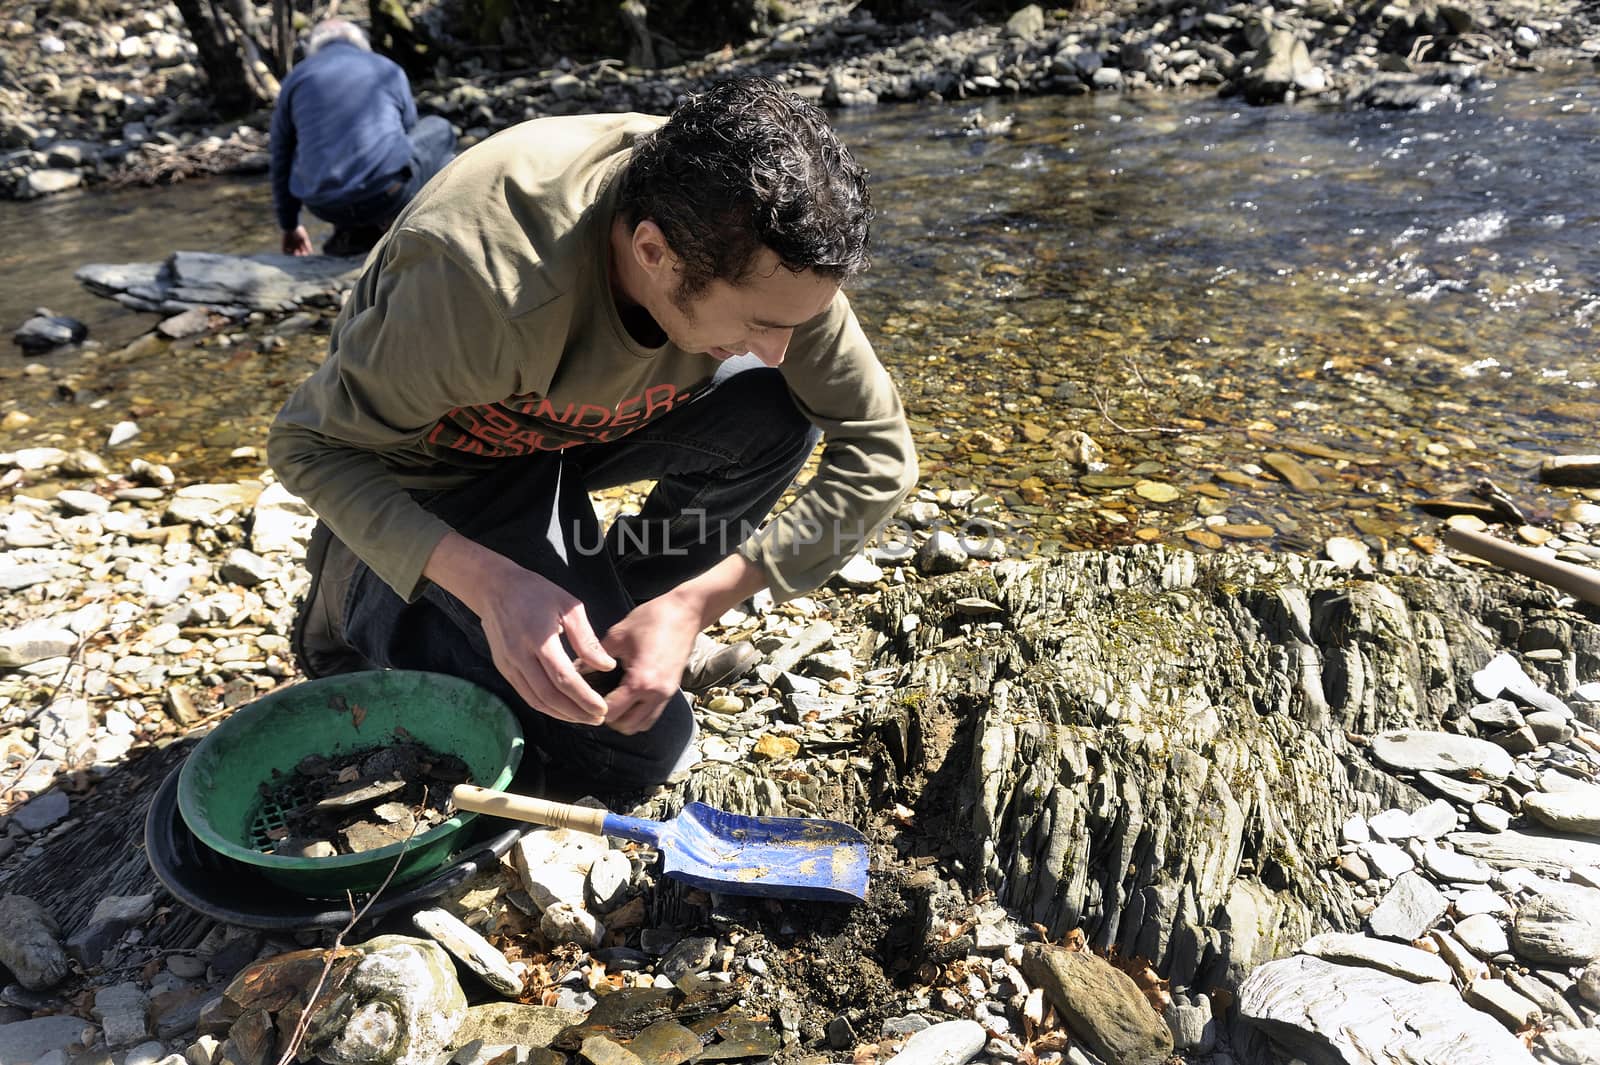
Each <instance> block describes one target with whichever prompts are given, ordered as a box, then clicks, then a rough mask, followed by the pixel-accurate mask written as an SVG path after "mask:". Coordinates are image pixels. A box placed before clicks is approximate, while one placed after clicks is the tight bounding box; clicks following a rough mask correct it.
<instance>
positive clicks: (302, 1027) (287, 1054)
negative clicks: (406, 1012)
mask: <svg viewBox="0 0 1600 1065" xmlns="http://www.w3.org/2000/svg"><path fill="white" fill-rule="evenodd" d="M427 806H428V789H427V787H426V786H424V787H423V789H422V802H421V805H420V806H419V808H418V812H419V813H420V812H421V811H422V810H426V809H427ZM422 821H423V819H422V818H421V817H416V818H414V819H413V821H412V824H411V831H410V832H408V833H407V834H406V838H405V841H404V842H403V843H402V844H401V845H400V853H399V854H397V855H395V856H394V864H393V865H391V866H390V867H389V875H388V876H385V877H384V878H383V883H381V884H379V885H378V890H376V891H374V892H373V893H372V894H371V895H369V896H367V901H366V902H365V903H364V904H363V905H362V907H361V909H360V910H357V909H356V902H355V898H354V896H352V895H351V894H350V892H349V891H346V892H345V893H344V897H345V901H346V902H348V903H349V904H350V921H349V923H348V924H346V925H345V926H344V927H343V928H341V929H339V934H338V935H336V936H334V937H333V946H331V947H329V948H328V951H327V954H326V955H325V956H324V957H323V959H322V972H321V973H320V974H319V975H318V976H317V982H316V985H315V986H313V987H312V988H311V995H310V997H308V998H307V999H306V1005H305V1008H304V1009H303V1010H301V1011H300V1017H299V1019H298V1020H296V1021H295V1025H294V1031H293V1032H291V1033H290V1034H289V1043H288V1045H287V1046H285V1047H284V1050H283V1055H282V1056H281V1057H280V1058H278V1065H292V1062H293V1061H294V1057H295V1055H296V1054H298V1053H299V1052H300V1044H301V1043H303V1042H305V1038H306V1032H308V1031H310V1029H311V1016H312V1013H313V1012H314V1011H315V1009H316V1005H317V998H318V997H319V996H320V995H321V994H322V987H323V985H324V984H326V983H327V982H328V974H329V973H330V972H332V971H333V963H334V960H335V959H336V958H337V957H338V955H339V952H340V951H341V950H343V949H344V937H345V936H347V935H349V934H350V932H351V930H353V929H354V928H355V927H356V925H358V924H360V923H361V918H363V917H365V916H366V915H367V911H368V910H370V909H371V908H372V904H373V903H374V902H377V901H378V896H379V895H382V894H383V893H384V891H385V890H386V889H387V888H388V887H389V882H390V881H392V880H393V879H394V874H395V873H396V872H398V871H399V869H400V863H401V862H402V861H404V860H405V856H406V851H408V850H410V849H411V840H412V838H413V837H414V836H416V834H417V828H418V827H419V826H420V825H421V824H422Z"/></svg>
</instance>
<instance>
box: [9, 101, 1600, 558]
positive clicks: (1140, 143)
mask: <svg viewBox="0 0 1600 1065" xmlns="http://www.w3.org/2000/svg"><path fill="white" fill-rule="evenodd" d="M1597 100H1600V77H1597V76H1595V75H1588V76H1573V75H1564V76H1561V77H1553V76H1539V75H1519V76H1516V77H1514V78H1512V79H1509V80H1506V81H1503V82H1501V83H1499V84H1498V85H1492V86H1486V87H1485V88H1483V89H1482V90H1480V91H1477V92H1475V93H1472V94H1469V95H1467V96H1466V97H1465V98H1463V99H1461V100H1459V101H1455V102H1451V103H1449V104H1446V105H1443V106H1440V107H1437V108H1435V109H1433V110H1430V111H1423V112H1403V113H1400V112H1381V111H1343V110H1338V109H1334V108H1327V107H1315V106H1300V107H1280V108H1260V109H1256V108H1249V107H1246V106H1244V105H1242V104H1238V103H1234V102H1230V101H1221V100H1216V99H1211V98H1199V97H1182V96H1176V95H1163V96H1149V97H1136V98H1135V97H1112V96H1104V95H1101V96H1093V97H1081V98H1063V97H1054V98H1040V99H1027V100H1014V101H987V102H985V103H983V104H982V105H981V106H974V105H972V104H961V103H953V104H941V105H920V106H915V107H903V108H882V109H877V110H870V111H862V112H856V113H844V114H840V115H837V116H836V122H837V124H838V126H839V128H840V130H841V132H842V134H843V136H844V137H845V139H846V140H847V141H848V142H849V143H851V144H852V145H854V146H855V147H856V148H857V151H858V154H859V155H860V156H861V157H862V158H863V160H864V161H865V162H866V164H867V165H868V166H869V168H870V169H871V171H872V172H873V175H874V182H875V184H874V190H875V191H874V196H875V203H876V205H877V207H878V211H879V216H880V220H879V222H878V225H877V229H876V245H875V246H876V253H875V265H874V268H873V270H872V272H871V274H870V275H869V276H868V277H866V278H865V279H864V280H863V281H862V282H860V283H858V284H857V285H856V287H855V289H854V297H853V299H854V302H855V304H856V307H857V310H858V313H859V314H860V316H861V318H862V320H863V322H864V323H865V324H866V326H867V329H868V332H869V334H870V335H872V336H874V337H875V338H876V339H877V341H878V343H879V351H880V353H881V355H882V356H883V358H884V360H885V362H886V363H887V364H888V366H889V367H890V369H891V371H892V372H893V373H894V375H895V376H896V378H897V379H898V381H899V382H900V385H901V388H902V390H903V393H904V395H905V398H906V403H907V406H908V408H909V409H910V411H911V413H912V415H913V418H914V420H915V425H916V428H917V431H918V440H919V446H920V449H921V452H922V458H923V472H924V483H925V485H927V486H931V487H935V488H940V487H944V488H951V489H959V488H972V489H976V490H977V491H978V492H980V493H984V494H987V495H989V496H992V497H993V498H995V499H996V500H998V501H999V502H1000V504H1001V510H1000V511H999V512H998V513H1001V514H1002V515H1004V516H1005V518H1006V520H1007V521H1008V523H1009V524H1011V525H1012V526H1013V527H1014V529H1015V531H1016V532H1015V535H1016V537H1017V541H1018V542H1017V543H1016V545H1015V548H1016V549H1018V550H1023V551H1028V550H1043V551H1051V550H1055V549H1059V548H1060V547H1063V546H1088V545H1098V544H1105V543H1115V542H1121V541H1125V540H1128V539H1132V538H1139V539H1166V540H1173V541H1180V540H1185V539H1187V540H1188V541H1189V542H1191V543H1202V544H1212V545H1215V544H1217V543H1221V542H1224V541H1226V540H1229V539H1237V540H1250V539H1257V538H1259V542H1262V543H1277V544H1279V545H1281V546H1285V547H1290V548H1296V549H1314V548H1315V547H1316V546H1318V545H1320V543H1321V541H1322V539H1323V538H1325V537H1327V536H1330V535H1336V534H1338V535H1348V536H1359V537H1363V538H1364V539H1365V540H1366V542H1367V543H1368V544H1369V545H1370V546H1372V547H1375V548H1380V547H1384V546H1390V545H1393V544H1397V543H1404V542H1405V541H1406V539H1407V538H1409V537H1412V536H1415V535H1417V534H1425V533H1427V532H1428V531H1429V530H1430V529H1431V528H1432V527H1433V525H1434V524H1435V522H1436V520H1437V519H1436V518H1434V517H1430V516H1429V515H1427V514H1425V513H1423V512H1421V511H1420V510H1418V509H1417V508H1416V507H1415V506H1414V504H1415V503H1416V502H1417V501H1418V500H1424V499H1438V498H1467V497H1468V496H1469V493H1470V488H1471V486H1472V485H1473V483H1474V482H1475V481H1476V480H1477V479H1479V478H1482V477H1488V478H1490V479H1492V480H1493V481H1494V482H1495V483H1496V484H1497V485H1498V486H1500V487H1501V488H1502V489H1504V490H1505V491H1506V492H1507V493H1508V494H1509V495H1510V496H1511V497H1512V498H1513V499H1515V500H1516V501H1517V502H1518V503H1519V504H1520V505H1521V506H1522V507H1523V509H1524V510H1525V511H1527V512H1528V513H1529V515H1530V517H1532V518H1534V519H1536V520H1537V519H1540V518H1548V517H1549V516H1550V515H1551V514H1553V513H1556V512H1558V511H1559V510H1560V508H1561V507H1562V506H1563V505H1564V504H1565V503H1566V502H1567V498H1566V496H1559V495H1556V494H1554V493H1553V491H1552V490H1550V489H1547V488H1544V487H1542V486H1540V485H1539V484H1538V481H1537V478H1536V476H1535V469H1536V466H1537V463H1538V461H1539V459H1540V458H1542V457H1544V456H1545V455H1549V454H1555V453H1562V452H1567V453H1572V452H1587V451H1593V450H1597V448H1596V446H1595V440H1594V427H1595V425H1596V422H1597V420H1600V394H1597V392H1596V382H1597V381H1600V345H1597V344H1596V328H1595V327H1596V323H1597V321H1600V167H1596V165H1595V156H1594V145H1595V144H1596V143H1600V111H1597V109H1596V102H1597ZM268 203H269V196H268V190H267V187H266V185H265V183H264V182H262V181H260V180H255V181H248V182H246V181H228V180H210V181H205V182H194V183H190V184H186V185H180V186H176V187H173V188H168V189H160V190H144V191H125V192H119V193H114V194H95V193H89V194H84V195H79V196H76V197H73V198H66V199H57V200H52V201H48V202H45V203H42V204H32V205H25V204H24V205H19V204H9V203H4V204H0V227H3V229H4V231H5V232H6V233H7V235H8V237H9V239H8V240H7V242H6V249H5V250H4V251H3V252H0V276H3V277H4V279H5V281H4V284H3V286H0V324H3V325H5V326H6V327H7V328H8V329H11V328H14V327H15V326H16V325H17V324H19V323H20V322H21V321H22V319H23V318H25V317H26V316H27V315H28V314H29V313H30V312H31V310H32V308H33V307H34V306H36V305H40V304H44V305H48V306H50V307H52V308H53V309H54V310H56V311H57V312H59V313H65V314H71V315H74V316H76V317H79V318H82V319H83V320H85V321H86V322H88V323H89V324H90V326H91V328H92V329H93V333H92V336H93V337H95V338H97V339H98V340H99V341H100V342H101V344H102V345H103V347H102V348H101V350H99V351H98V352H95V351H91V352H89V353H87V354H81V353H75V354H68V355H63V356H55V357H51V358H46V359H40V360H37V361H36V362H35V363H34V364H33V365H32V366H29V365H28V363H27V360H24V359H22V358H20V357H18V356H16V355H15V354H13V355H12V356H9V357H7V358H5V359H4V365H3V366H0V413H4V412H6V411H10V410H12V409H20V410H23V411H25V412H27V413H28V414H30V415H32V416H33V419H34V420H33V421H32V422H31V423H29V424H28V425H26V426H24V427H22V428H20V429H17V430H14V431H9V432H6V433H4V434H3V435H0V449H7V450H8V449H11V448H13V447H20V446H24V445H29V444H35V443H55V444H58V445H70V446H79V445H83V446H89V447H92V448H96V449H97V450H102V451H103V450H104V447H103V445H104V442H105V440H106V434H107V433H108V431H109V429H110V427H111V425H113V424H114V423H116V422H118V421H121V420H124V419H132V420H134V421H136V422H138V424H139V425H140V427H141V430H142V432H141V435H140V436H139V437H138V438H137V439H136V440H135V441H134V442H133V443H131V444H129V445H127V446H126V448H125V449H124V451H125V452H126V453H127V455H128V456H129V457H131V456H132V455H133V454H142V455H144V456H145V457H148V458H152V459H160V460H162V461H167V462H170V463H172V464H173V465H174V467H175V468H176V469H177V472H178V475H179V477H180V479H182V480H204V479H208V478H229V477H242V476H248V475H254V474H256V473H258V472H259V471H260V468H261V461H260V459H259V457H255V456H252V455H251V453H250V452H249V451H244V452H237V449H238V448H240V447H249V446H255V447H260V446H261V445H262V444H263V443H264V440H265V431H266V425H267V422H268V420H269V419H270V417H271V414H272V413H273V412H274V411H275V410H276V408H277V407H278V405H279V404H280V403H281V402H282V399H283V397H284V396H285V395H286V394H287V393H288V391H289V390H290V389H291V388H292V387H293V386H294V384H295V383H296V382H297V381H298V380H299V379H300V378H301V377H302V376H303V375H304V374H305V373H306V372H308V371H309V369H310V368H311V366H312V365H313V364H314V362H315V361H316V359H317V357H318V351H319V349H320V347H321V344H322V343H323V338H322V336H321V335H320V334H318V333H316V332H314V331H313V332H309V333H302V334H298V335H295V336H291V337H287V338H285V340H284V342H283V343H282V346H278V347H274V346H273V345H271V344H268V345H263V343H262V340H263V338H264V337H265V336H266V326H265V325H264V324H263V325H256V326H250V327H247V328H244V329H241V330H239V331H236V332H233V333H231V334H229V335H228V336H227V337H226V338H224V339H223V340H221V341H220V342H219V341H218V340H216V339H215V338H213V339H211V340H208V341H206V342H204V343H203V344H194V343H186V344H185V343H180V344H177V345H168V344H166V343H165V342H159V343H155V342H150V341H143V342H139V343H135V344H134V345H133V346H132V347H125V345H127V344H128V342H129V341H130V340H132V339H133V338H134V337H136V336H137V335H138V334H140V333H142V332H144V331H145V330H147V329H148V328H149V327H150V326H152V325H153V324H154V321H155V319H154V318H153V317H151V316H148V315H139V314H134V313H132V312H125V311H122V310H120V309H119V308H117V307H116V306H115V305H114V304H111V303H109V302H108V301H104V300H100V299H98V298H95V297H92V296H90V295H89V294H88V293H87V292H86V291H84V290H82V289H80V288H79V287H78V286H77V284H76V283H75V282H74V281H72V279H71V274H72V271H73V270H74V269H75V268H76V267H77V266H79V265H82V264H83V263H86V262H91V261H133V260H154V259H159V258H162V257H164V256H165V255H166V254H168V253H169V252H171V251H173V250H176V249H179V248H187V249H204V250H218V251H232V252H246V251H250V250H272V245H273V244H274V243H275V240H276V235H275V231H274V229H273V227H272V224H271V221H270V213H269V207H268ZM316 235H317V234H314V236H316ZM1074 431H1081V432H1082V433H1086V434H1088V436H1089V437H1091V438H1092V439H1093V440H1094V441H1095V442H1097V443H1098V445H1099V446H1100V447H1101V448H1103V450H1104V457H1103V461H1104V463H1105V466H1104V467H1103V468H1095V469H1092V470H1090V471H1085V470H1084V469H1082V468H1079V467H1076V466H1074V465H1073V463H1072V459H1073V457H1074V454H1075V452H1077V451H1079V450H1080V449H1081V448H1082V447H1083V446H1084V445H1083V444H1082V442H1081V441H1078V440H1075V439H1074V438H1072V433H1073V432H1074ZM1268 454H1274V455H1276V456H1278V457H1276V458H1275V459H1274V461H1273V462H1272V463H1268V462H1267V461H1266V460H1265V456H1267V455H1268ZM1284 457H1287V458H1288V459H1289V460H1290V461H1291V462H1292V463H1293V464H1294V467H1295V476H1294V477H1293V478H1291V479H1292V480H1296V481H1298V482H1299V486H1298V487H1296V486H1295V485H1294V484H1291V483H1290V479H1285V475H1284V474H1283V473H1282V470H1283V469H1284V468H1286V466H1287V464H1286V463H1285V462H1284ZM114 465H116V464H115V463H114ZM1274 469H1276V470H1277V471H1278V472H1273V471H1274ZM1301 474H1303V475H1304V476H1300V475H1301ZM1208 523H1209V524H1208ZM1219 531H1220V535H1219Z"/></svg>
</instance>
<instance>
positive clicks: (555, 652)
mask: <svg viewBox="0 0 1600 1065" xmlns="http://www.w3.org/2000/svg"><path fill="white" fill-rule="evenodd" d="M423 574H424V575H425V576H426V577H427V578H428V579H429V580H432V581H433V582H434V583H435V584H438V585H439V586H440V587H441V588H444V589H445V590H446V591H448V592H450V593H451V594H453V595H454V596H455V597H456V598H458V599H460V600H461V601H462V602H463V603H465V604H466V605H467V606H468V607H469V608H470V609H471V610H472V611H473V613H475V614H477V615H478V618H479V620H480V621H482V622H483V632H484V635H485V636H486V637H487V638H488V640H489V651H490V653H491V655H493V657H494V664H495V668H497V669H499V670H500V675H501V676H503V677H505V678H506V680H507V682H509V683H510V685H511V686H512V687H513V688H515V689H516V692H517V694H518V695H520V696H522V699H523V701H524V702H526V703H527V704H528V705H529V706H531V707H533V708H534V709H535V710H538V711H539V712H540V713H544V714H548V715H550V716H551V717H553V718H556V719H558V720H561V721H571V722H574V723H576V724H580V725H599V724H602V723H603V722H604V721H605V718H606V701H605V699H603V698H601V696H600V694H599V693H598V692H596V691H595V690H594V688H592V687H591V686H590V685H589V682H588V681H586V680H585V679H584V678H583V673H582V672H581V671H580V667H582V668H583V669H587V670H589V671H593V672H600V673H609V672H610V671H611V670H613V669H615V668H616V667H617V662H616V659H614V658H613V657H611V655H610V654H608V653H607V652H606V650H605V648H603V647H601V646H600V640H599V638H598V637H597V636H596V635H595V632H594V629H593V627H592V626H591V625H590V624H589V616H588V614H587V613H586V612H585V611H584V609H583V603H582V602H580V601H579V600H578V598H577V597H576V596H573V595H571V594H570V593H568V592H567V591H566V590H565V589H563V588H561V587H560V586H559V585H557V584H555V583H553V582H552V581H549V580H547V579H546V578H544V577H541V576H539V575H538V574H537V573H534V572H532V571H531V570H527V569H524V568H522V567H521V566H519V565H517V564H516V563H515V562H513V561H511V560H510V559H508V558H506V557H505V556H504V555H501V554H499V553H498V552H495V551H491V550H489V549H488V548H486V547H483V546H482V545H480V544H477V543H474V542H473V541H471V540H469V539H467V538H466V537H464V536H462V535H461V534H459V533H447V534H446V535H445V538H444V539H443V540H441V541H439V546H438V547H436V548H434V551H433V554H432V555H431V556H429V558H428V563H427V566H426V567H425V568H424V569H423ZM563 636H565V637H566V646H563V644H562V637H563ZM567 646H570V647H571V648H572V653H571V654H570V655H569V654H568V653H567Z"/></svg>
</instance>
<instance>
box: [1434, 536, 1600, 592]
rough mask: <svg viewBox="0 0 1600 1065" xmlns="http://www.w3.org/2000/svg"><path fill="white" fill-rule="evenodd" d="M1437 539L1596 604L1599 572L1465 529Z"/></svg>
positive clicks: (1599, 589)
mask: <svg viewBox="0 0 1600 1065" xmlns="http://www.w3.org/2000/svg"><path fill="white" fill-rule="evenodd" d="M1440 539H1442V540H1443V541H1444V542H1445V543H1447V544H1449V545H1450V546H1451V547H1454V548H1456V549H1457V550H1460V551H1465V552H1467V553H1468V554H1470V555H1477V556H1478V557H1479V558H1483V559H1488V560H1489V561H1490V562H1493V563H1494V564H1495V565H1497V566H1500V567H1501V568H1503V569H1508V570H1510V571H1511V572H1513V573H1520V574H1522V575H1523V576H1524V577H1532V578H1533V579H1534V580H1536V581H1542V582H1543V583H1545V584H1548V585H1550V586H1551V587H1554V588H1557V589H1559V590H1561V591H1563V592H1566V593H1567V594H1568V595H1570V596H1573V597H1575V598H1577V599H1582V600H1583V601H1584V602H1586V603H1594V604H1596V605H1600V572H1596V571H1595V570H1593V569H1590V568H1589V567H1587V566H1574V565H1573V564H1572V563H1570V562H1562V561H1561V560H1559V559H1554V558H1550V557H1549V556H1547V555H1541V554H1540V553H1539V552H1537V551H1533V550H1530V549H1528V548H1526V547H1519V546H1518V545H1516V544H1509V543H1507V542H1506V541H1504V540H1501V539H1498V538H1496V537H1493V536H1485V535H1484V534H1483V533H1477V532H1471V531H1469V530H1467V529H1454V528H1446V529H1445V530H1444V531H1443V532H1442V533H1440Z"/></svg>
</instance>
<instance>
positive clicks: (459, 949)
mask: <svg viewBox="0 0 1600 1065" xmlns="http://www.w3.org/2000/svg"><path fill="white" fill-rule="evenodd" d="M411 922H412V923H413V924H415V925H416V926H417V928H418V929H420V930H421V931H422V932H424V933H426V934H427V935H428V936H429V937H431V938H432V939H434V940H435V941H437V942H438V944H439V945H440V946H442V947H443V948H444V949H445V950H448V951H449V952H450V953H451V954H453V955H455V957H456V958H457V960H459V961H460V962H461V963H462V964H463V965H465V966H466V967H467V968H469V969H471V970H472V971H473V972H474V973H476V974H477V975H478V976H479V977H480V978H481V979H482V980H483V982H484V983H486V984H488V985H489V986H490V987H492V988H494V989H495V990H496V991H498V992H499V993H500V994H502V995H507V996H509V997H511V998H515V997H516V996H518V995H520V994H522V978H521V977H520V976H518V975H517V974H516V971H515V970H514V969H512V968H511V963H510V962H508V961H506V956H505V955H504V954H502V953H500V952H499V951H498V950H496V949H495V947H494V945H493V944H491V943H490V942H489V941H488V940H487V939H485V938H483V936H482V935H480V934H479V933H478V932H477V931H476V930H475V929H473V928H471V927H469V926H468V925H467V924H466V923H465V922H464V921H462V920H461V919H460V918H458V917H456V916H455V915H454V914H452V913H449V912H447V911H445V910H441V909H438V908H436V907H435V908H431V909H426V910H419V911H417V913H416V914H414V915H413V916H412V918H411Z"/></svg>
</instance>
